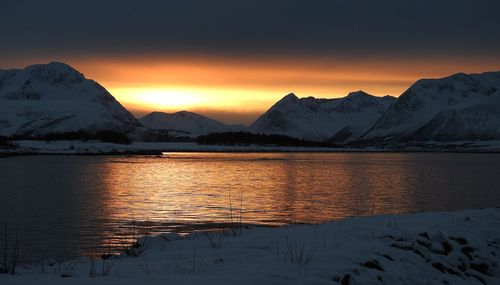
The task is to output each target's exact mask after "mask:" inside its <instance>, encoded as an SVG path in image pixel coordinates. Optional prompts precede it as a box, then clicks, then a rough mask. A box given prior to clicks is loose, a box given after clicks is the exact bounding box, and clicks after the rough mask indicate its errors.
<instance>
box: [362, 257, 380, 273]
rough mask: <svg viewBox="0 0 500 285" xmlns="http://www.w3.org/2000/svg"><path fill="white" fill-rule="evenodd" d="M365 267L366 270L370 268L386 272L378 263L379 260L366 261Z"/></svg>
mask: <svg viewBox="0 0 500 285" xmlns="http://www.w3.org/2000/svg"><path fill="white" fill-rule="evenodd" d="M363 266H364V267H366V268H370V269H375V270H379V271H384V269H383V268H382V267H381V266H380V263H379V262H378V260H375V259H374V260H369V261H366V262H365V263H363Z"/></svg>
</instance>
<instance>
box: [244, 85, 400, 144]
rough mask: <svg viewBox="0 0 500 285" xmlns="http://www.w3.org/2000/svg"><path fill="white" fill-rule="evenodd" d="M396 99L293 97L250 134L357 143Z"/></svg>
mask: <svg viewBox="0 0 500 285" xmlns="http://www.w3.org/2000/svg"><path fill="white" fill-rule="evenodd" d="M395 100H396V99H395V98H394V97H391V96H384V97H376V96H372V95H369V94H367V93H365V92H363V91H357V92H352V93H349V95H347V96H346V97H343V98H336V99H316V98H314V97H307V98H301V99H299V98H298V97H297V96H295V94H293V93H291V94H288V95H287V96H285V97H284V98H283V99H281V100H280V101H278V102H277V103H276V104H274V105H273V106H272V107H271V108H270V109H269V110H268V111H267V112H266V113H264V114H263V115H262V116H260V117H259V118H258V119H257V120H256V121H255V122H254V123H252V124H251V125H250V126H249V128H248V131H250V132H253V133H263V134H280V135H287V136H291V137H295V138H300V139H305V140H312V141H325V140H329V141H330V142H334V143H344V142H349V141H353V140H355V139H357V138H358V137H359V136H360V135H362V134H363V133H365V132H366V131H367V130H368V129H369V128H370V127H371V126H372V125H373V123H374V122H375V121H376V120H377V119H378V118H379V117H380V116H381V115H382V114H383V113H384V112H385V111H386V110H387V108H389V106H390V105H391V104H392V103H393V102H394V101H395Z"/></svg>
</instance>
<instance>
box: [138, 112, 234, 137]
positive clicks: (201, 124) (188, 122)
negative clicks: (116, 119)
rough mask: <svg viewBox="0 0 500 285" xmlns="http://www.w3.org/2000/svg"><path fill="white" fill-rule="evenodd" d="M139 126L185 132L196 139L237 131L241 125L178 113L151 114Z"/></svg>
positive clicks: (192, 114)
mask: <svg viewBox="0 0 500 285" xmlns="http://www.w3.org/2000/svg"><path fill="white" fill-rule="evenodd" d="M139 121H140V122H141V124H142V125H143V126H145V127H147V128H150V129H154V130H168V131H177V132H186V135H188V136H192V137H196V136H200V135H206V134H209V133H218V132H228V131H237V130H241V129H243V128H244V126H242V125H226V124H224V123H221V122H219V121H216V120H214V119H210V118H208V117H205V116H202V115H200V114H197V113H193V112H187V111H180V112H176V113H172V114H169V113H163V112H152V113H150V114H148V115H146V116H144V117H142V118H140V119H139Z"/></svg>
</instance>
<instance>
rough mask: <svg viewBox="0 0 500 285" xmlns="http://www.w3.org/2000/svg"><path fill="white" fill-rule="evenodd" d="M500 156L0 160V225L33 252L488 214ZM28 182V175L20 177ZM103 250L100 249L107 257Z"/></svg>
mask: <svg viewBox="0 0 500 285" xmlns="http://www.w3.org/2000/svg"><path fill="white" fill-rule="evenodd" d="M499 158H500V157H499V156H498V155H494V154H434V153H418V154H417V153H166V154H164V155H163V156H158V157H154V156H144V157H140V156H131V157H126V156H122V157H121V156H98V157H95V156H94V157H92V156H89V157H71V156H49V157H47V156H45V157H42V156H32V157H29V156H28V157H11V158H4V159H1V160H0V167H1V168H2V169H3V171H2V172H1V173H0V181H1V183H0V221H4V220H6V221H9V224H11V225H19V226H20V228H21V235H22V239H23V240H22V243H23V245H24V249H25V250H27V251H30V255H36V254H41V253H40V252H43V251H46V249H47V248H50V249H51V252H54V253H58V254H60V255H62V256H68V255H70V254H82V253H84V254H85V253H88V250H89V248H92V247H98V248H100V249H106V248H107V247H109V248H116V247H117V246H119V245H122V244H123V243H127V242H130V241H132V240H133V239H134V238H137V237H138V236H139V235H142V234H157V233H161V232H168V231H181V232H186V231H192V230H196V229H202V228H203V229H205V228H207V227H208V228H210V227H217V226H218V223H227V222H230V221H231V217H232V218H233V220H239V218H240V216H241V220H242V222H243V223H247V224H260V225H282V224H288V223H318V222H325V221H331V220H337V219H341V218H345V217H352V216H366V215H377V214H388V213H409V212H416V211H428V210H458V209H465V208H475V207H493V206H497V205H498V204H499V203H500V194H499V193H498V191H496V190H495V189H498V187H500V177H499V176H498V175H497V174H496V170H498V169H499V167H500V159H499ZM26 175H29V179H26ZM106 250H107V249H106Z"/></svg>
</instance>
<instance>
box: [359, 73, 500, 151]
mask: <svg viewBox="0 0 500 285" xmlns="http://www.w3.org/2000/svg"><path fill="white" fill-rule="evenodd" d="M463 140H475V141H476V140H481V141H487V140H500V72H486V73H481V74H463V73H459V74H455V75H452V76H449V77H445V78H440V79H422V80H419V81H417V82H416V83H415V84H413V85H412V86H411V87H410V88H409V89H408V90H406V91H405V92H404V93H403V94H402V95H401V96H400V97H399V98H398V100H397V101H396V102H395V103H394V104H393V105H392V106H391V107H390V108H389V109H388V110H387V112H385V113H384V115H383V116H382V117H381V118H380V119H379V120H378V121H377V122H376V123H375V124H374V125H373V127H372V128H371V129H370V130H369V131H367V133H365V134H364V135H363V136H362V138H361V139H360V141H361V142H369V143H377V142H378V143H394V142H397V143H405V142H425V141H438V142H455V141H463Z"/></svg>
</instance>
